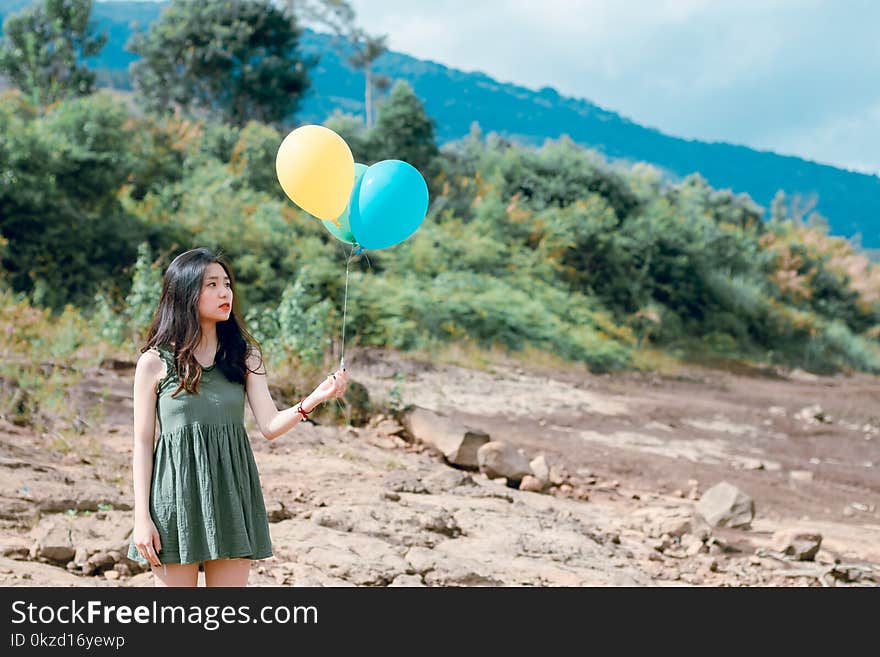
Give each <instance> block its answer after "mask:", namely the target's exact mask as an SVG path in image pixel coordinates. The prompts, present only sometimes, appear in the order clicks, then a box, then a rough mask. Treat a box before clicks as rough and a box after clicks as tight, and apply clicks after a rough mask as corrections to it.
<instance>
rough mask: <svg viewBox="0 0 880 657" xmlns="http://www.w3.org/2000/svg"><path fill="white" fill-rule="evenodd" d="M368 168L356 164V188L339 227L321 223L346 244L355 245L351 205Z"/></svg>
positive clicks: (340, 216) (322, 221) (331, 223)
mask: <svg viewBox="0 0 880 657" xmlns="http://www.w3.org/2000/svg"><path fill="white" fill-rule="evenodd" d="M367 168H368V167H367V165H366V164H361V163H360V162H355V164H354V187H352V190H351V195H350V196H349V199H348V205H346V206H345V211H344V212H343V213H342V214H341V215H339V216H338V217H337V219H338V220H339V227H337V226H336V224H335V223H333V222H332V221H324V220H323V219H322V220H321V223H323V224H324V228H326V229H327V230H328V232H329V233H330V234H331V235H333V237H335V238H336V239H338V240H339V241H340V242H345V243H346V244H354V243H355V239H354V233H352V232H351V224H350V223H349V216H350V215H351V204H352V202H353V201H355V200H356V197H355V195H354V190H355V189H357V185H358V183H359V182H360V181H361V178H363V177H364V173H366V171H367Z"/></svg>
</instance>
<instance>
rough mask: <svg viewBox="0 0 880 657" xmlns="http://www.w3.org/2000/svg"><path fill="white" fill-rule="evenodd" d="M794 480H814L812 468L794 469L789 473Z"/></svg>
mask: <svg viewBox="0 0 880 657" xmlns="http://www.w3.org/2000/svg"><path fill="white" fill-rule="evenodd" d="M788 476H789V478H790V479H791V480H792V481H800V482H811V481H813V472H812V470H792V471H791V472H789V473H788Z"/></svg>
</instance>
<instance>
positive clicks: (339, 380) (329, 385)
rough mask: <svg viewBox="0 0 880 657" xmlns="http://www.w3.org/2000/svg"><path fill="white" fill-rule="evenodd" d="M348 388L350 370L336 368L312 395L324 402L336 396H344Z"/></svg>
mask: <svg viewBox="0 0 880 657" xmlns="http://www.w3.org/2000/svg"><path fill="white" fill-rule="evenodd" d="M346 388H348V372H347V371H346V370H336V371H335V372H334V373H333V374H331V375H330V376H328V377H327V378H326V379H324V380H323V381H322V382H321V385H319V386H318V387H317V388H315V391H314V392H313V393H312V396H313V397H314V398H316V399H318V400H320V401H319V403H323V402H325V401H328V400H330V399H334V398H336V397H342V395H344V394H345V390H346Z"/></svg>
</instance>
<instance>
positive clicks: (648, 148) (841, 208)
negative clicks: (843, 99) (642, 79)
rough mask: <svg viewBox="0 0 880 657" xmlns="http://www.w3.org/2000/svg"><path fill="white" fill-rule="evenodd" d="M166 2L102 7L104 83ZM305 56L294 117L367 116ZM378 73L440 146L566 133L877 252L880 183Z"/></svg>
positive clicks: (355, 92)
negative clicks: (812, 221) (475, 127)
mask: <svg viewBox="0 0 880 657" xmlns="http://www.w3.org/2000/svg"><path fill="white" fill-rule="evenodd" d="M27 4H28V3H27V0H0V18H3V17H5V16H6V15H8V14H9V13H10V12H12V11H15V10H17V9H19V8H21V7H22V6H25V5H27ZM162 5H163V3H152V2H112V3H111V2H99V3H96V5H95V10H94V13H95V19H96V21H97V22H98V24H99V26H100V28H101V29H103V30H106V31H107V32H108V34H109V41H108V44H107V46H106V47H105V49H104V51H103V52H102V53H101V55H100V56H99V57H98V58H96V59H95V60H94V61H92V62H91V63H92V65H94V66H95V67H97V68H100V69H103V70H102V74H101V78H100V79H101V80H102V81H103V82H104V83H105V84H111V85H113V86H118V87H125V86H127V85H128V80H127V77H126V75H125V71H126V68H127V66H128V64H129V63H130V62H131V61H133V60H134V56H133V55H132V54H131V53H128V52H126V51H125V49H124V45H125V43H126V41H127V40H128V37H129V36H130V34H131V32H132V31H133V30H134V29H138V28H140V29H143V28H144V27H145V26H146V25H148V24H149V22H150V21H151V20H153V19H155V17H156V16H158V14H159V11H160V10H161V7H162ZM302 50H303V52H304V53H305V54H316V55H319V56H320V61H319V63H318V65H317V66H316V67H315V68H314V69H313V70H312V71H311V77H312V82H313V88H312V90H311V93H310V94H309V96H308V98H307V99H306V101H305V102H304V104H303V107H302V110H301V112H300V113H299V115H298V117H297V118H298V119H299V120H300V121H302V122H313V123H320V122H323V121H324V120H325V119H326V118H327V117H328V116H329V115H330V114H332V113H333V111H335V110H337V109H340V110H342V111H344V112H350V113H362V112H363V88H364V78H363V74H361V73H359V72H356V71H354V70H352V69H351V68H350V67H349V66H348V65H347V64H345V63H344V60H343V58H342V57H341V56H340V55H339V53H338V52H337V50H336V49H334V47H333V46H332V42H331V40H330V38H329V37H328V36H327V35H324V34H320V33H315V32H312V31H309V30H306V31H305V34H304V36H303V41H302ZM375 69H376V72H377V73H380V74H382V75H387V76H389V77H391V78H392V79H404V80H407V81H408V82H410V83H411V84H412V85H413V87H414V89H415V90H416V93H417V94H418V95H419V96H420V97H421V98H422V99H423V100H424V102H425V105H426V108H427V111H428V113H429V114H430V115H431V116H432V117H433V118H434V119H435V120H436V122H437V136H438V139H439V141H440V142H447V141H450V140H454V139H457V138H459V137H462V136H464V135H466V134H467V133H468V131H469V129H470V126H471V123H472V122H474V121H476V122H478V123H479V124H480V126H481V127H482V128H483V130H484V132H489V131H495V132H498V133H500V134H503V135H505V136H508V137H511V138H515V139H517V140H519V141H522V142H524V143H527V144H535V145H537V144H541V143H543V141H544V140H545V139H548V138H556V137H558V136H560V135H561V134H567V135H569V136H570V137H571V138H572V139H573V140H574V141H576V142H577V143H580V144H583V145H585V146H588V147H590V148H594V149H596V150H598V151H600V152H602V153H604V154H605V155H606V156H608V157H609V158H613V159H618V158H619V159H623V160H627V161H639V160H642V161H646V162H650V163H652V164H655V165H657V166H659V167H661V168H662V169H664V170H665V171H666V173H667V174H668V175H669V177H670V178H671V179H678V178H681V177H684V176H685V175H687V174H689V173H692V172H699V173H700V174H702V175H703V177H704V178H706V180H707V181H708V182H709V184H710V185H712V186H713V187H715V188H722V189H726V188H730V189H732V190H733V191H734V192H736V193H740V192H745V193H747V194H749V195H750V196H751V197H752V198H753V199H754V200H755V201H756V202H758V203H759V204H761V205H762V206H764V207H765V208H767V209H768V211H769V205H770V201H771V199H772V198H773V195H774V194H775V193H776V191H777V190H779V189H783V190H785V192H786V193H787V194H789V195H791V194H796V193H797V194H801V195H804V196H807V197H809V196H811V195H815V196H816V197H817V199H818V205H817V206H816V210H817V211H819V212H820V213H821V214H823V215H824V216H825V217H827V218H828V220H829V224H830V228H831V233H832V234H834V235H841V236H846V237H853V236H856V235H860V238H861V243H862V245H863V246H864V247H865V248H874V249H877V248H880V178H878V177H877V176H870V175H865V174H861V173H856V172H851V171H846V170H843V169H839V168H836V167H832V166H827V165H823V164H817V163H815V162H811V161H808V160H804V159H801V158H797V157H790V156H784V155H777V154H775V153H772V152H767V151H758V150H755V149H752V148H747V147H745V146H738V145H735V144H728V143H717V142H712V143H709V142H703V141H698V140H687V139H679V138H676V137H670V136H668V135H665V134H663V133H662V132H660V131H658V130H655V129H652V128H646V127H644V126H641V125H639V124H637V123H634V122H633V121H630V120H628V119H627V118H625V117H622V116H620V115H619V114H616V113H614V112H611V111H608V110H605V109H602V108H601V107H598V106H597V105H595V104H593V103H591V102H589V101H588V100H584V99H577V98H569V97H565V96H561V95H559V94H558V93H557V92H556V91H554V90H553V89H551V88H549V87H544V88H542V89H541V90H539V91H534V90H531V89H527V88H525V87H520V86H516V85H512V84H504V83H500V82H498V81H496V80H493V79H492V78H490V77H489V76H487V75H484V74H482V73H479V72H474V73H469V72H464V71H460V70H456V69H452V68H448V67H446V66H443V65H442V64H438V63H436V62H431V61H422V60H419V59H416V58H414V57H410V56H408V55H404V54H401V53H395V52H388V53H386V54H385V55H383V56H382V57H381V58H380V59H379V60H378V62H377V64H376V67H375Z"/></svg>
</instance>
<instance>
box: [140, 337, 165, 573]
mask: <svg viewBox="0 0 880 657" xmlns="http://www.w3.org/2000/svg"><path fill="white" fill-rule="evenodd" d="M164 372H165V364H164V363H163V362H162V359H161V357H160V356H159V355H158V353H156V352H155V351H152V350H149V351H145V352H144V353H142V354H141V356H140V358H138V362H137V366H136V367H135V371H134V456H133V464H132V468H133V479H134V524H135V530H134V536H133V539H134V542H135V545H136V546H137V547H138V550H140V551H142V552H145V554H144V556H145V557H146V558H147V560H148V561H150V562H151V563H156V564H157V565H158V556H156V553H158V552H159V550H161V546H160V545H159V544H158V542H159V535H158V532H156V528H155V525H154V524H153V519H152V518H151V516H150V479H151V477H152V474H153V440H154V436H155V433H156V400H157V393H156V383H157V382H158V381H159V380H160V377H162V375H163V374H164ZM139 543H142V544H145V545H139ZM146 544H149V547H150V548H152V549H149V548H147V545H146ZM154 556H155V561H154V559H153V557H154Z"/></svg>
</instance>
